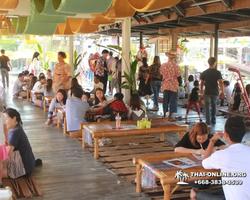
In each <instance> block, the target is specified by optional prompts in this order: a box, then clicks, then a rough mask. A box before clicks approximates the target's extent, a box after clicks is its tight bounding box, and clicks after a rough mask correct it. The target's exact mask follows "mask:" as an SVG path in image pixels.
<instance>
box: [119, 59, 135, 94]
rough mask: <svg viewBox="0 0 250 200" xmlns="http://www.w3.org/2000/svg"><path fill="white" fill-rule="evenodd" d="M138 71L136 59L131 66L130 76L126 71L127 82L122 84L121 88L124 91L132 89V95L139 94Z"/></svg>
mask: <svg viewBox="0 0 250 200" xmlns="http://www.w3.org/2000/svg"><path fill="white" fill-rule="evenodd" d="M136 69H137V60H136V59H135V60H134V61H133V62H132V63H131V64H130V70H129V74H128V73H126V72H125V71H124V76H123V77H125V79H126V80H125V81H123V82H122V84H121V88H123V89H130V90H131V92H132V94H135V93H138V90H137V89H136V78H135V74H136Z"/></svg>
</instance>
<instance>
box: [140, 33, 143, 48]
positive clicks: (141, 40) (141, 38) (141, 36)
mask: <svg viewBox="0 0 250 200" xmlns="http://www.w3.org/2000/svg"><path fill="white" fill-rule="evenodd" d="M142 44H143V33H142V32H140V47H141V45H142Z"/></svg>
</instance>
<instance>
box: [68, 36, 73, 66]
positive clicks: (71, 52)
mask: <svg viewBox="0 0 250 200" xmlns="http://www.w3.org/2000/svg"><path fill="white" fill-rule="evenodd" d="M73 54H74V36H73V35H70V36H69V65H70V66H71V68H72V71H73Z"/></svg>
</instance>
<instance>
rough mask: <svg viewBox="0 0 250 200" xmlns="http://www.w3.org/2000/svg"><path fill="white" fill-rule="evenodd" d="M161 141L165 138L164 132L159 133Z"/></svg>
mask: <svg viewBox="0 0 250 200" xmlns="http://www.w3.org/2000/svg"><path fill="white" fill-rule="evenodd" d="M160 139H161V141H164V140H165V133H161V138H160Z"/></svg>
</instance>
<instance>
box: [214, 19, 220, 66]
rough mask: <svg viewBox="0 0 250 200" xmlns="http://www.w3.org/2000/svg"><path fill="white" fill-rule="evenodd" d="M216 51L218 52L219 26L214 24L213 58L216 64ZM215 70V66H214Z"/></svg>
mask: <svg viewBox="0 0 250 200" xmlns="http://www.w3.org/2000/svg"><path fill="white" fill-rule="evenodd" d="M218 51H219V24H218V23H217V24H215V30H214V57H215V58H216V60H217V62H218ZM216 68H217V66H216Z"/></svg>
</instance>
